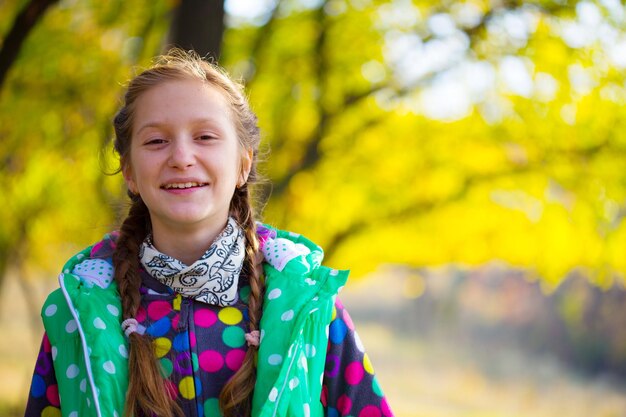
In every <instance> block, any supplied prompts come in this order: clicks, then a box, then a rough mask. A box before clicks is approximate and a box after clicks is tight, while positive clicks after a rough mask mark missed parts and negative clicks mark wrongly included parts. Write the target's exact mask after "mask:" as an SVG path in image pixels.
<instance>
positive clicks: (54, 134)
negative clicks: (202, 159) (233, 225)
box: [0, 0, 626, 417]
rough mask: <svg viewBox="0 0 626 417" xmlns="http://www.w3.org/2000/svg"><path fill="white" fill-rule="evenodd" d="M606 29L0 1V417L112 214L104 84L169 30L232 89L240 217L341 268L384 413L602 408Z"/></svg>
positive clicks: (193, 6)
mask: <svg viewBox="0 0 626 417" xmlns="http://www.w3.org/2000/svg"><path fill="white" fill-rule="evenodd" d="M625 28H626V8H625V7H624V5H623V4H622V3H621V2H620V1H619V0H585V1H570V0H559V1H549V0H536V1H516V0H465V1H461V0H460V1H452V0H449V1H437V2H434V1H421V0H413V1H412V0H389V1H379V0H326V1H324V0H281V1H278V0H227V1H225V2H222V1H218V0H211V1H208V0H207V1H203V0H194V1H192V0H185V1H175V0H124V1H123V0H109V1H95V0H56V1H55V0H2V1H0V184H2V190H1V191H0V332H1V333H0V334H1V335H2V337H1V338H0V369H1V372H0V415H2V416H12V415H20V414H21V413H22V412H23V407H24V403H25V400H26V397H27V394H28V387H29V384H30V378H31V370H32V368H33V365H34V360H35V357H36V351H37V349H38V346H39V342H40V338H41V334H42V328H41V325H40V319H39V308H40V306H41V303H42V302H43V300H44V298H45V296H46V294H47V293H48V292H49V291H50V290H52V289H53V288H55V286H56V285H57V284H56V274H57V271H59V270H60V268H61V266H62V264H63V262H64V261H65V259H67V258H68V257H69V256H71V255H72V254H73V253H75V252H76V251H77V250H79V249H81V248H82V247H84V246H85V245H88V244H90V243H92V242H93V241H95V240H96V239H98V238H99V237H100V236H101V235H103V234H104V233H105V232H106V231H108V230H110V229H112V228H115V227H116V224H117V223H118V221H119V219H120V216H122V215H123V214H124V210H125V209H126V207H127V206H126V201H125V192H124V189H123V186H122V181H121V178H120V176H119V175H106V174H110V173H112V172H114V171H115V169H116V167H117V161H116V160H115V158H114V155H113V154H112V152H111V147H110V144H109V142H108V141H109V139H110V138H111V136H112V128H111V119H112V116H113V114H114V113H115V111H116V109H117V107H118V105H119V103H120V95H121V93H122V91H123V84H124V82H125V81H126V80H127V79H128V78H130V77H131V76H132V74H133V73H135V71H136V68H137V67H141V66H146V65H148V64H149V62H150V59H151V57H153V56H154V55H156V54H158V53H160V52H162V51H164V50H165V49H166V48H167V45H171V44H177V45H182V46H184V47H186V48H190V47H193V48H195V49H196V50H198V51H199V52H201V53H202V54H209V55H210V56H212V57H214V59H215V60H217V61H218V62H219V63H220V64H221V65H223V66H225V67H226V68H228V70H229V71H230V72H231V73H232V74H233V75H235V76H236V77H237V78H239V79H241V80H242V81H243V82H244V83H245V84H246V86H247V91H248V93H249V96H250V99H251V102H252V104H253V107H254V109H255V110H256V112H257V114H258V116H259V120H260V125H261V127H262V130H263V135H264V143H265V147H266V150H267V151H268V153H267V154H268V157H267V158H266V162H265V163H264V164H263V166H262V170H263V172H264V174H265V177H266V178H267V180H268V181H267V182H266V183H265V184H263V185H262V186H260V187H259V188H258V189H257V195H258V201H259V207H260V208H262V209H263V219H264V220H265V221H266V222H269V223H272V224H274V225H276V226H278V227H281V228H284V229H290V230H295V231H298V232H301V233H303V234H305V235H307V236H309V237H310V238H312V239H313V240H315V241H317V242H318V243H319V244H321V245H322V246H323V247H325V249H326V262H327V264H329V265H332V266H334V267H337V268H347V269H351V270H352V278H351V281H350V284H349V285H348V286H347V287H346V288H345V290H344V292H343V293H342V299H343V301H344V304H346V305H347V307H348V309H349V310H350V311H351V314H352V316H353V318H354V321H355V322H356V325H357V329H358V330H359V333H360V335H361V338H362V339H363V341H364V344H365V346H366V348H367V349H368V352H369V354H370V356H371V357H372V361H373V363H374V366H375V368H377V372H378V374H379V377H380V379H381V385H382V386H383V388H384V389H385V391H386V392H387V394H388V397H389V403H390V404H391V407H392V408H393V409H394V410H395V412H396V414H397V415H398V416H401V417H404V416H406V417H417V416H420V417H422V416H424V417H426V416H428V417H443V416H454V417H469V416H488V417H516V416H520V417H521V416H524V417H530V416H568V417H570V416H571V417H577V416H585V417H623V416H626V395H625V394H626V292H625V291H624V274H625V273H626V256H624V254H625V250H626V221H625V220H624V215H625V214H626V169H625V167H626V159H625V157H626V106H624V104H625V102H626V84H625V71H626V29H625Z"/></svg>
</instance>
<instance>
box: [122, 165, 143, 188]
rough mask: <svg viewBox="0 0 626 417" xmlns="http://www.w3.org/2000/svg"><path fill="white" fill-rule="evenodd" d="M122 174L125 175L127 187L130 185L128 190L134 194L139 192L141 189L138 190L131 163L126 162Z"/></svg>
mask: <svg viewBox="0 0 626 417" xmlns="http://www.w3.org/2000/svg"><path fill="white" fill-rule="evenodd" d="M122 175H123V176H124V181H125V182H126V187H128V190H129V191H130V192H131V193H133V194H139V191H138V190H137V184H136V183H135V179H134V177H135V176H134V175H133V170H132V168H131V167H130V164H124V166H123V167H122Z"/></svg>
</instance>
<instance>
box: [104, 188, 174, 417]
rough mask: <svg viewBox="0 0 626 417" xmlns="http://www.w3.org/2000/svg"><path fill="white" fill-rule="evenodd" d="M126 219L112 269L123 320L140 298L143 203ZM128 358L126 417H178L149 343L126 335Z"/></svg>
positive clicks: (137, 203) (137, 200) (145, 212)
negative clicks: (113, 269) (175, 416)
mask: <svg viewBox="0 0 626 417" xmlns="http://www.w3.org/2000/svg"><path fill="white" fill-rule="evenodd" d="M133 200H134V201H133V205H132V206H131V208H130V211H129V213H128V216H127V217H126V219H125V220H124V222H123V223H122V226H121V228H120V235H119V237H118V239H117V245H116V249H115V253H114V254H113V265H114V267H115V281H116V282H117V286H118V289H119V293H120V297H121V300H122V315H123V317H124V319H133V318H134V317H135V316H136V315H137V310H138V309H139V305H140V301H141V296H140V293H139V287H140V285H141V277H140V275H139V246H140V245H141V242H142V241H143V239H144V238H145V236H146V235H147V234H148V231H149V226H148V225H149V222H150V217H149V213H148V208H147V207H146V205H145V204H144V202H143V201H142V200H141V199H140V198H138V197H135V198H134V199H133ZM128 339H129V355H128V378H129V381H128V391H127V392H126V407H125V410H124V415H125V416H126V417H131V416H139V415H148V416H159V417H173V416H174V415H181V414H182V411H181V410H180V407H179V406H178V405H177V404H176V403H175V402H174V400H173V399H172V398H171V397H170V395H169V394H168V390H167V389H166V385H165V384H166V383H165V380H164V379H163V377H162V375H161V373H160V370H159V367H158V365H157V362H156V358H155V356H154V348H153V346H152V341H151V340H150V338H149V337H148V336H145V335H141V334H139V333H137V332H133V333H130V334H129V336H128Z"/></svg>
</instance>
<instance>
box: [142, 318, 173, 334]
mask: <svg viewBox="0 0 626 417" xmlns="http://www.w3.org/2000/svg"><path fill="white" fill-rule="evenodd" d="M170 327H171V323H170V319H169V318H167V317H163V318H162V319H160V320H157V321H155V322H154V323H152V324H151V325H150V326H149V327H148V328H147V329H146V332H147V333H148V334H149V335H150V336H152V337H161V336H165V335H166V334H167V332H168V331H169V330H170Z"/></svg>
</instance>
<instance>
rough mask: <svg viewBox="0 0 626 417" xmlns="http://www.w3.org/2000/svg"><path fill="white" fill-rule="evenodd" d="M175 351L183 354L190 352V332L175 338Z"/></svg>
mask: <svg viewBox="0 0 626 417" xmlns="http://www.w3.org/2000/svg"><path fill="white" fill-rule="evenodd" d="M173 347H174V350H176V351H177V352H183V351H187V350H189V332H182V333H179V334H177V335H176V336H175V337H174V343H173Z"/></svg>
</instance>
